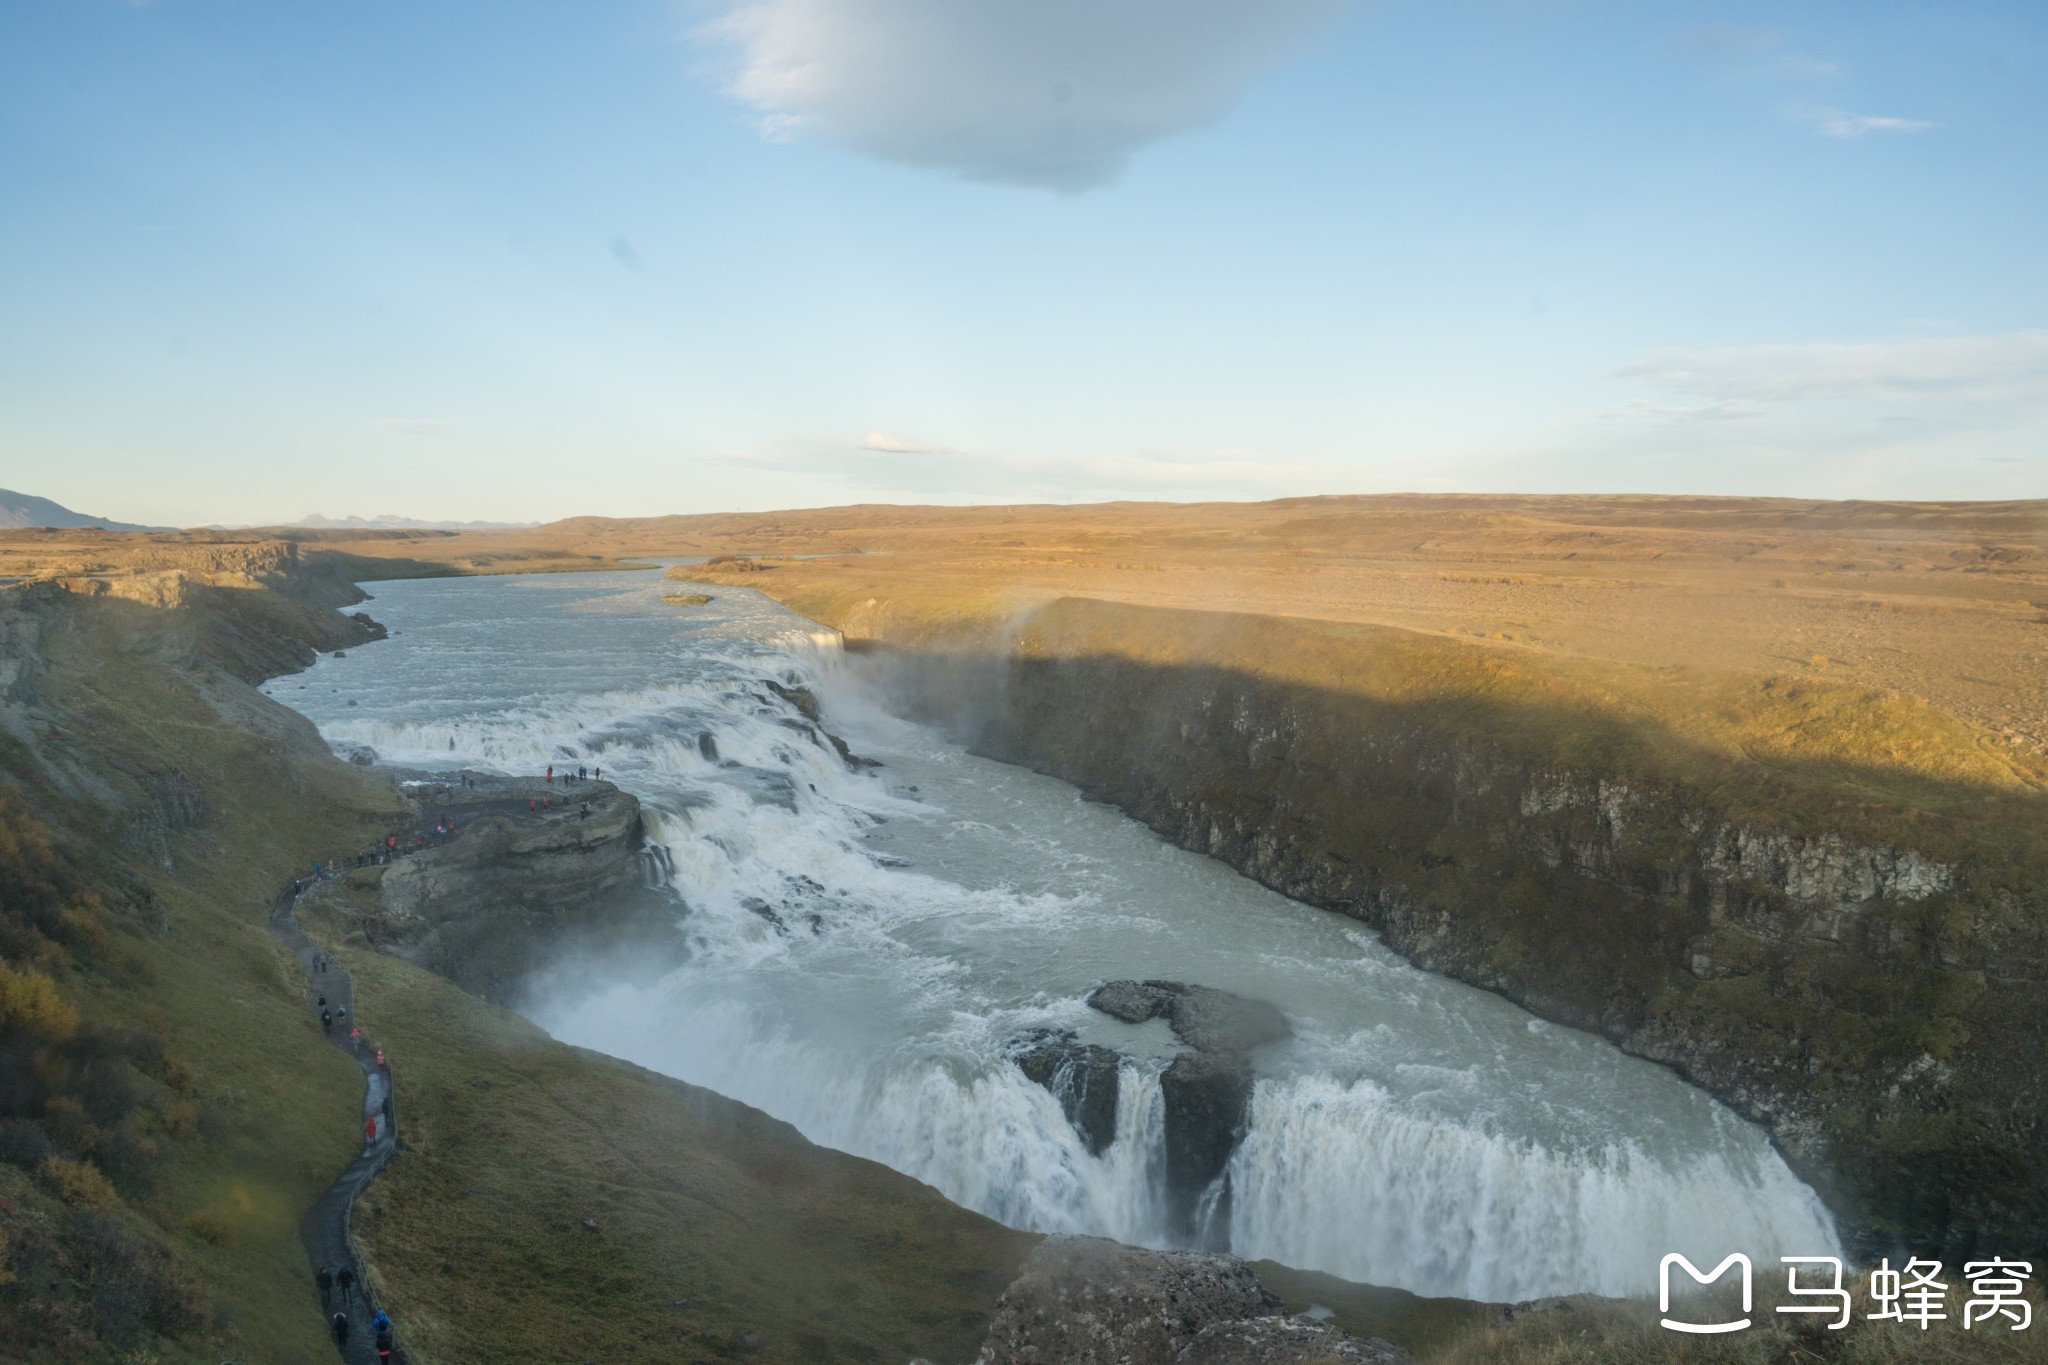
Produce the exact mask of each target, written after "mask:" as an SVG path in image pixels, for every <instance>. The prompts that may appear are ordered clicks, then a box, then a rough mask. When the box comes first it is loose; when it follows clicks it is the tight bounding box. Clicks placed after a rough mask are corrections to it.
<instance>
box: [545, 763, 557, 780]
mask: <svg viewBox="0 0 2048 1365" xmlns="http://www.w3.org/2000/svg"><path fill="white" fill-rule="evenodd" d="M542 780H543V781H547V782H552V781H554V780H555V765H554V764H552V763H550V764H548V775H547V776H546V777H545V778H544V779H542Z"/></svg>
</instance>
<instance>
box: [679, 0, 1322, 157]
mask: <svg viewBox="0 0 2048 1365" xmlns="http://www.w3.org/2000/svg"><path fill="white" fill-rule="evenodd" d="M1345 4H1346V0H1260V3H1258V4H1246V3H1244V2H1243V0H1116V3H1113V4H1106V3H1103V0H974V2H973V3H969V2H968V0H948V2H947V3H939V4H934V3H931V0H726V5H725V9H724V11H723V12H722V13H721V14H720V15H719V16H718V17H717V18H716V19H714V20H713V21H712V22H710V23H709V24H706V25H704V26H702V27H701V28H699V29H698V30H697V32H698V35H699V37H700V38H702V39H704V40H706V41H708V42H710V43H712V44H714V45H715V46H718V47H720V48H722V49H724V50H725V51H726V52H728V53H729V54H730V55H731V56H732V57H733V59H734V67H733V70H732V72H731V74H730V79H729V89H730V91H731V93H732V94H733V95H734V96H736V97H737V98H738V99H740V100H741V101H743V102H744V103H745V104H747V105H748V106H750V107H751V108H752V109H753V110H755V111H756V115H757V118H756V125H755V126H756V127H757V129H758V130H759V131H760V133H761V135H762V136H763V137H765V138H767V139H769V140H771V141H787V140H790V139H792V138H795V137H799V136H802V135H805V134H807V133H812V132H815V133H818V134H821V135H823V136H825V137H827V138H829V139H831V140H833V141H836V142H839V143H841V144H842V145H845V146H847V147H850V148H852V149H854V150H855V151H858V152H861V153H864V154H866V155H869V156H874V157H879V158H881V159H883V160H886V161H894V162H900V163H905V164H908V165H914V166H926V167H931V168H934V169H937V170H942V171H948V172H951V173H953V174H956V175H960V176H963V177H966V178H968V179H971V180H985V181H996V182H1001V183H1005V184H1013V185H1028V186H1035V187H1038V188H1043V189H1052V190H1057V191H1063V192H1077V191H1082V190H1089V189H1094V188H1097V187H1099V186H1102V185H1107V184H1109V183H1111V182H1113V181H1114V180H1115V179H1116V178H1117V177H1118V175H1119V174H1121V173H1122V171H1123V168H1124V166H1125V165H1126V164H1127V163H1128V162H1129V160H1130V158H1131V156H1132V155H1133V154H1134V153H1136V152H1137V151H1138V150H1139V149H1140V148H1142V147H1144V146H1146V145H1148V144H1150V143H1152V142H1156V141H1158V140H1159V139H1161V138H1164V137H1169V136H1172V135H1174V134H1177V133H1182V132H1186V131H1188V130H1190V129H1193V128H1198V127H1200V126H1202V125H1204V124H1206V123H1209V122H1212V121H1213V120H1215V119H1217V118H1219V117H1220V116H1221V115H1222V114H1223V113H1224V112H1225V111H1227V110H1228V109H1229V108H1230V106H1231V105H1232V104H1233V103H1234V102H1235V101H1236V99H1237V98H1238V96H1239V95H1240V94H1241V93H1242V92H1243V90H1244V89H1245V87H1246V86H1247V85H1248V84H1249V83H1250V82H1251V81H1252V80H1253V79H1254V78H1255V77H1257V76H1258V75H1259V74H1260V73H1262V72H1264V71H1266V70H1268V69H1269V68H1271V67H1272V66H1273V65H1274V64H1275V63H1276V62H1277V61H1279V60H1280V59H1281V58H1283V57H1284V56H1286V55H1288V54H1289V53H1290V52H1292V51H1293V50H1295V49H1296V48H1297V47H1298V45H1299V44H1300V43H1301V41H1302V40H1303V39H1304V38H1305V37H1307V36H1308V35H1309V34H1310V33H1312V32H1314V31H1315V30H1316V28H1317V27H1319V26H1320V25H1322V24H1324V23H1326V22H1327V21H1328V20H1330V19H1331V18H1333V17H1334V16H1335V15H1337V14H1338V13H1340V12H1341V11H1342V10H1343V8H1344V7H1345Z"/></svg>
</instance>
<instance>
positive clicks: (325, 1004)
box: [320, 995, 327, 1010]
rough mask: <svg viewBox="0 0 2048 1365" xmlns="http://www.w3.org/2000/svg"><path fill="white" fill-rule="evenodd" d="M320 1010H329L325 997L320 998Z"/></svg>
mask: <svg viewBox="0 0 2048 1365" xmlns="http://www.w3.org/2000/svg"><path fill="white" fill-rule="evenodd" d="M320 1008H321V1009H323V1010H324V1009H326V1008H327V997H326V996H324V995H323V996H321V997H320Z"/></svg>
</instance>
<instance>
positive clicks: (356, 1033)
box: [348, 1028, 363, 1044]
mask: <svg viewBox="0 0 2048 1365" xmlns="http://www.w3.org/2000/svg"><path fill="white" fill-rule="evenodd" d="M348 1040H349V1042H350V1043H351V1044H354V1043H359V1042H361V1041H362V1040H363V1031H362V1030H361V1029H359V1028H352V1029H350V1030H349V1031H348Z"/></svg>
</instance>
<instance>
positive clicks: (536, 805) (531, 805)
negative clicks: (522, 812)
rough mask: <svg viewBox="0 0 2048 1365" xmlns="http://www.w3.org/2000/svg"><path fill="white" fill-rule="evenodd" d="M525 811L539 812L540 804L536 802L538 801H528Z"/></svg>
mask: <svg viewBox="0 0 2048 1365" xmlns="http://www.w3.org/2000/svg"><path fill="white" fill-rule="evenodd" d="M526 809H527V810H528V811H536V810H539V809H540V802H538V801H528V802H527V803H526Z"/></svg>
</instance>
